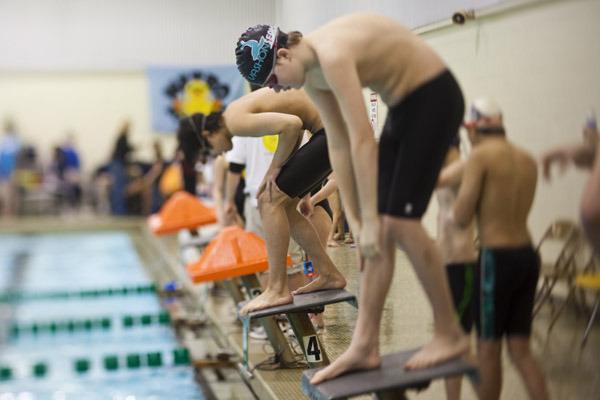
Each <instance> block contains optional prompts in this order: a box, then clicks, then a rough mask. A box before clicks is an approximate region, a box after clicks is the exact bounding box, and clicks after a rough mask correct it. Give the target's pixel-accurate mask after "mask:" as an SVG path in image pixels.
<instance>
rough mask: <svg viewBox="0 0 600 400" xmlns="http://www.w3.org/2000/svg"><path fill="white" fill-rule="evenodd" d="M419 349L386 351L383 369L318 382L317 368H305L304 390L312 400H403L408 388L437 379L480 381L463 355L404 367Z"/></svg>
mask: <svg viewBox="0 0 600 400" xmlns="http://www.w3.org/2000/svg"><path fill="white" fill-rule="evenodd" d="M418 350H419V349H413V350H409V351H402V352H399V353H392V354H387V355H385V356H383V357H382V360H381V367H380V368H377V369H372V370H366V371H352V372H350V373H348V374H344V375H341V376H338V377H337V378H334V379H331V380H329V381H325V382H323V383H320V384H318V385H312V384H311V383H310V380H311V379H312V377H313V376H314V375H315V373H316V372H317V371H318V369H311V370H308V371H305V372H304V373H303V375H302V390H303V391H304V393H305V394H306V395H307V396H308V397H309V398H310V399H311V400H341V399H347V398H349V397H353V396H360V395H364V394H369V393H374V394H375V398H376V399H379V400H384V399H386V400H387V399H390V400H391V399H397V400H402V399H406V396H405V392H406V391H407V390H410V389H415V390H422V389H425V388H427V387H428V386H429V384H430V383H431V381H433V380H435V379H441V378H449V377H453V376H457V375H466V376H467V377H468V378H469V379H471V381H472V382H474V383H477V382H478V381H479V372H478V370H477V368H475V367H474V366H473V365H471V364H469V363H468V362H466V361H464V360H462V359H460V358H456V359H453V360H450V361H448V362H445V363H443V364H440V365H437V366H435V367H431V368H426V369H421V370H415V371H407V370H405V369H404V365H405V364H406V362H407V361H408V360H409V359H410V357H411V356H412V355H413V354H415V353H416V352H417V351H418Z"/></svg>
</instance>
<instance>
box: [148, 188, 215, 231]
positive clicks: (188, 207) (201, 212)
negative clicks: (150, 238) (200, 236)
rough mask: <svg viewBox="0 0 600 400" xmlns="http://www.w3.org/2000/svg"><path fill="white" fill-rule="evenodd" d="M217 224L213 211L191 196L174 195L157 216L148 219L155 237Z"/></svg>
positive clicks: (180, 193) (185, 193)
mask: <svg viewBox="0 0 600 400" xmlns="http://www.w3.org/2000/svg"><path fill="white" fill-rule="evenodd" d="M216 222H217V216H216V214H215V210H214V209H213V208H211V207H207V206H205V205H204V204H203V203H202V202H201V201H200V200H198V199H197V198H196V197H194V196H192V195H191V194H189V193H187V192H184V191H180V192H177V193H175V194H174V195H173V196H171V198H170V199H169V200H168V201H167V202H166V203H165V204H164V205H163V206H162V207H161V209H160V211H159V213H158V214H153V215H151V216H150V217H149V218H148V225H149V226H150V229H151V230H152V232H154V233H155V234H157V235H166V234H169V233H175V232H177V231H179V230H181V229H194V228H197V227H199V226H202V225H209V224H214V223H216Z"/></svg>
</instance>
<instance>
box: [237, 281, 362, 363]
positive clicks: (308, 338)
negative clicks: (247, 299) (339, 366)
mask: <svg viewBox="0 0 600 400" xmlns="http://www.w3.org/2000/svg"><path fill="white" fill-rule="evenodd" d="M341 302H348V303H350V304H351V305H353V306H354V307H357V306H358V305H357V302H356V297H355V296H354V295H353V294H352V293H349V292H347V291H345V290H343V289H335V290H322V291H318V292H312V293H306V294H299V295H295V296H294V302H293V303H290V304H284V305H281V306H276V307H271V308H266V309H264V310H258V311H254V312H251V313H249V314H248V315H245V316H240V320H241V321H242V326H243V338H242V349H243V365H242V367H243V368H244V369H245V370H246V372H247V373H248V333H249V330H250V321H251V320H252V319H257V318H265V317H270V316H274V315H277V314H285V315H286V316H287V318H288V320H289V321H290V325H291V326H292V329H293V331H294V334H295V335H296V338H297V339H298V343H299V344H300V347H301V348H302V353H303V354H304V358H305V359H306V362H307V363H308V365H309V366H310V367H323V366H326V365H328V364H329V357H328V356H327V352H326V351H325V348H324V347H323V344H322V343H321V342H320V340H319V336H318V335H317V333H316V331H315V328H314V326H313V324H312V322H311V321H310V318H309V317H308V313H319V312H323V310H324V308H325V306H326V305H328V304H334V303H341Z"/></svg>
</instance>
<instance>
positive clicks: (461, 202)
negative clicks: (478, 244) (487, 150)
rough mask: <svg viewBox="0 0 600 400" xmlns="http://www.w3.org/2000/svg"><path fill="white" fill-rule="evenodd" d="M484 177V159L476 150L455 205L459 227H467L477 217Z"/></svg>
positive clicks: (468, 165)
mask: <svg viewBox="0 0 600 400" xmlns="http://www.w3.org/2000/svg"><path fill="white" fill-rule="evenodd" d="M484 176H485V167H484V158H483V156H482V154H481V152H478V151H476V150H475V151H473V153H471V156H470V157H469V159H468V160H467V162H466V165H465V172H464V175H463V179H462V184H461V185H460V190H459V191H458V197H457V198H456V203H455V204H454V220H455V222H456V223H457V224H458V225H459V226H462V227H467V226H468V225H469V224H470V223H471V221H472V220H473V218H474V217H475V211H476V210H477V204H478V202H479V197H480V195H481V189H482V188H483V179H484Z"/></svg>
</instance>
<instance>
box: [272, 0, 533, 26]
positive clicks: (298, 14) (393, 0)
mask: <svg viewBox="0 0 600 400" xmlns="http://www.w3.org/2000/svg"><path fill="white" fill-rule="evenodd" d="M518 1H523V0H518ZM501 2H507V0H443V1H440V0H402V1H398V0H354V1H348V0H327V1H321V0H304V1H285V0H281V1H279V2H277V23H278V24H279V26H280V27H281V29H283V30H286V31H290V30H299V31H302V32H310V31H312V30H313V29H316V28H318V27H319V26H321V25H322V24H324V23H325V22H327V21H329V20H331V19H333V18H336V17H338V16H340V15H344V14H348V13H352V12H356V11H368V12H375V13H378V14H384V15H387V16H389V17H391V18H394V19H396V20H398V21H399V22H401V23H402V24H404V25H405V26H408V27H410V28H416V27H419V26H423V25H427V24H431V23H434V22H438V21H442V20H449V19H450V18H451V17H452V14H453V13H454V12H455V11H458V10H463V9H473V8H474V9H484V8H486V7H489V6H491V5H495V4H498V3H501ZM513 2H514V0H513Z"/></svg>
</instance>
